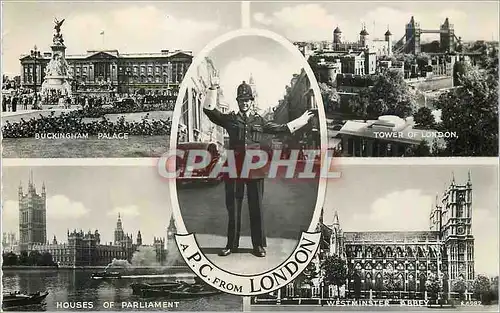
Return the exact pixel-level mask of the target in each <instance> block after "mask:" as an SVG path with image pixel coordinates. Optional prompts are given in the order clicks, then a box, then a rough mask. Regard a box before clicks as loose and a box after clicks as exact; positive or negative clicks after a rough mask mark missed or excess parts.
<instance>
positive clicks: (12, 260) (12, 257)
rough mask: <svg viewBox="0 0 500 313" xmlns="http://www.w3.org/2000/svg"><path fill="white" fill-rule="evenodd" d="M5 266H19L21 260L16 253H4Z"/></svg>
mask: <svg viewBox="0 0 500 313" xmlns="http://www.w3.org/2000/svg"><path fill="white" fill-rule="evenodd" d="M2 256H3V264H2V265H4V266H11V265H18V263H19V258H18V256H17V254H15V253H14V252H12V251H11V252H8V253H4V254H3V255H2Z"/></svg>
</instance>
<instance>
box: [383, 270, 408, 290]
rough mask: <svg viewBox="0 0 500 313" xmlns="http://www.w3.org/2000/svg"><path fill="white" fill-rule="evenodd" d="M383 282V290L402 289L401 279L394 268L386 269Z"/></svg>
mask: <svg viewBox="0 0 500 313" xmlns="http://www.w3.org/2000/svg"><path fill="white" fill-rule="evenodd" d="M383 284H384V288H385V290H386V291H389V293H393V292H394V291H401V290H403V280H402V278H401V277H400V276H399V275H398V272H397V271H395V270H388V271H386V272H385V273H384V276H383Z"/></svg>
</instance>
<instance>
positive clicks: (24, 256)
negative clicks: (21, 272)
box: [19, 251, 30, 265]
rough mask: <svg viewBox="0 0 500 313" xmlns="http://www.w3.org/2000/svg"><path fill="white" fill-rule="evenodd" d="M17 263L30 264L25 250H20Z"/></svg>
mask: <svg viewBox="0 0 500 313" xmlns="http://www.w3.org/2000/svg"><path fill="white" fill-rule="evenodd" d="M19 265H30V264H29V257H28V252H27V251H21V254H20V255H19Z"/></svg>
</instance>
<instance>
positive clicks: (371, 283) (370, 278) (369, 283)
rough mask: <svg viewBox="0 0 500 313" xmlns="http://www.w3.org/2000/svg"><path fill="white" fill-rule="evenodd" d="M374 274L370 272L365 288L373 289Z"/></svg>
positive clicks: (366, 278) (367, 275)
mask: <svg viewBox="0 0 500 313" xmlns="http://www.w3.org/2000/svg"><path fill="white" fill-rule="evenodd" d="M372 279H373V278H372V274H370V273H368V274H366V277H365V290H370V289H373V282H372Z"/></svg>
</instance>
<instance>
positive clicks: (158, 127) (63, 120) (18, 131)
mask: <svg viewBox="0 0 500 313" xmlns="http://www.w3.org/2000/svg"><path fill="white" fill-rule="evenodd" d="M171 128H172V121H171V119H170V118H167V119H164V120H152V119H149V118H148V115H147V114H146V115H145V116H144V117H143V118H142V120H141V121H126V120H125V117H123V116H122V117H120V118H118V120H117V121H116V122H113V121H110V120H109V119H108V118H105V117H103V118H102V119H101V120H99V121H91V122H85V121H83V119H82V118H81V117H78V116H76V115H75V113H74V112H71V113H61V114H60V115H57V116H56V115H55V114H52V115H49V116H43V115H41V114H40V116H39V117H38V118H35V117H32V118H30V119H28V120H25V119H23V118H21V120H20V121H19V122H14V123H11V122H9V121H6V122H5V123H4V125H3V129H2V133H3V137H4V138H34V137H35V135H36V134H46V133H54V134H61V133H64V134H88V135H89V136H97V135H98V134H99V133H106V134H109V133H128V135H138V136H155V135H159V136H169V135H170V131H171Z"/></svg>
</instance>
